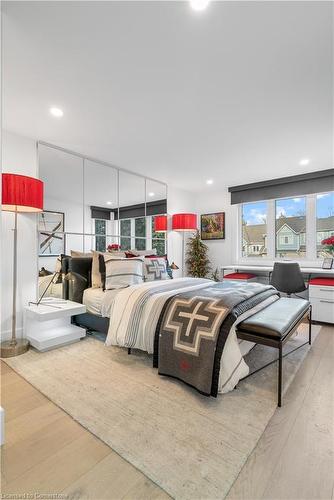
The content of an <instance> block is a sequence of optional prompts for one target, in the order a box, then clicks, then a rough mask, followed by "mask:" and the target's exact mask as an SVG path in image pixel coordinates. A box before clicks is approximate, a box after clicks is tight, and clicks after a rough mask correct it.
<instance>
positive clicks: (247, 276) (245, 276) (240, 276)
mask: <svg viewBox="0 0 334 500" xmlns="http://www.w3.org/2000/svg"><path fill="white" fill-rule="evenodd" d="M223 279H224V280H240V281H254V280H255V279H256V274H252V273H230V274H226V275H225V276H224V278H223Z"/></svg>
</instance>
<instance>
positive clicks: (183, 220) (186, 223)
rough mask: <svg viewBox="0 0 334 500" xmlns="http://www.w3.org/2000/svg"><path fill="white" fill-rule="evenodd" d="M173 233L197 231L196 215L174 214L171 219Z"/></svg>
mask: <svg viewBox="0 0 334 500" xmlns="http://www.w3.org/2000/svg"><path fill="white" fill-rule="evenodd" d="M172 228H173V231H192V230H193V229H197V215H196V214H174V215H173V219H172Z"/></svg>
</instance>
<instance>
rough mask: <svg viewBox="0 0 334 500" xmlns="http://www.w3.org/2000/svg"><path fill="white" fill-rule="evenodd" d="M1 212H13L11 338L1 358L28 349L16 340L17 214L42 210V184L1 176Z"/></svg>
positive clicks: (17, 176) (25, 179)
mask: <svg viewBox="0 0 334 500" xmlns="http://www.w3.org/2000/svg"><path fill="white" fill-rule="evenodd" d="M1 204H2V210H5V211H8V212H14V214H15V219H14V220H15V223H14V245H13V247H14V248H13V310H12V338H11V340H6V341H4V342H1V357H3V358H9V357H11V356H17V355H19V354H23V353H24V352H26V351H27V350H28V348H29V343H28V341H27V340H26V339H17V338H16V289H17V214H18V213H19V212H30V213H32V212H41V211H42V210H43V182H42V181H40V180H39V179H35V178H34V177H27V176H26V175H18V174H2V199H1Z"/></svg>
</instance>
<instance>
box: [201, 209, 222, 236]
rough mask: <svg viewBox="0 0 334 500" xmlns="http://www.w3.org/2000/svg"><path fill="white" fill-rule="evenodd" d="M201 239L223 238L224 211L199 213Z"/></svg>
mask: <svg viewBox="0 0 334 500" xmlns="http://www.w3.org/2000/svg"><path fill="white" fill-rule="evenodd" d="M201 239H202V240H224V239H225V212H217V213H214V214H203V215H201Z"/></svg>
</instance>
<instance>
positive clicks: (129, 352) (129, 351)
mask: <svg viewBox="0 0 334 500" xmlns="http://www.w3.org/2000/svg"><path fill="white" fill-rule="evenodd" d="M128 354H129V355H130V354H131V347H128Z"/></svg>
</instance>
